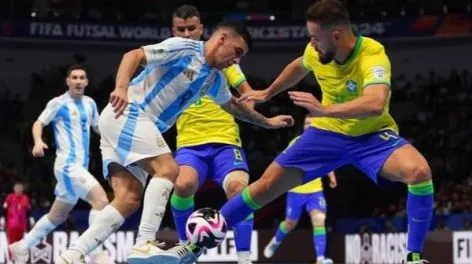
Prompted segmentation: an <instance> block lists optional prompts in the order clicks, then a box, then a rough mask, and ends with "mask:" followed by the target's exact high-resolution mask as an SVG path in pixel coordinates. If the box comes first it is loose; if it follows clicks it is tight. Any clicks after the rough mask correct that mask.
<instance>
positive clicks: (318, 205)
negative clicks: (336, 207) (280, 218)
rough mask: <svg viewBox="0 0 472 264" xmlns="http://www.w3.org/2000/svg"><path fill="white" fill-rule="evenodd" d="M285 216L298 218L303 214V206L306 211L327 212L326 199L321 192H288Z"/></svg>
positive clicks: (293, 218)
mask: <svg viewBox="0 0 472 264" xmlns="http://www.w3.org/2000/svg"><path fill="white" fill-rule="evenodd" d="M285 208H286V211H285V216H286V217H287V218H289V219H291V220H298V219H300V216H301V214H302V210H303V208H305V211H306V212H308V213H309V212H311V211H313V210H318V211H320V212H323V213H326V200H325V197H324V194H323V191H321V192H315V193H296V192H288V193H287V204H286V206H285Z"/></svg>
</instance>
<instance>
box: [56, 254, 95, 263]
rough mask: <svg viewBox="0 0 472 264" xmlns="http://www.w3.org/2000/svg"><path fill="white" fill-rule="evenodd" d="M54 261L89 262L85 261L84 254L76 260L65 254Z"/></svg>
mask: <svg viewBox="0 0 472 264" xmlns="http://www.w3.org/2000/svg"><path fill="white" fill-rule="evenodd" d="M54 263H55V264H86V263H87V262H85V258H84V256H80V258H79V259H76V260H74V259H71V258H69V257H67V256H65V255H64V254H63V255H61V256H59V259H57V260H56V261H55V262H54Z"/></svg>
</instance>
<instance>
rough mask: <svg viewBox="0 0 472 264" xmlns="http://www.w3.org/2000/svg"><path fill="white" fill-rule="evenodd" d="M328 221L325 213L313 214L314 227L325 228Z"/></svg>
mask: <svg viewBox="0 0 472 264" xmlns="http://www.w3.org/2000/svg"><path fill="white" fill-rule="evenodd" d="M325 221H326V214H325V213H323V212H316V211H315V212H312V213H311V223H312V225H313V226H315V227H316V226H324V225H325Z"/></svg>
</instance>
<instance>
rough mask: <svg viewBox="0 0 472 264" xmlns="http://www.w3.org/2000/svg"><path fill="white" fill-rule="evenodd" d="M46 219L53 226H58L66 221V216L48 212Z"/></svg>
mask: <svg viewBox="0 0 472 264" xmlns="http://www.w3.org/2000/svg"><path fill="white" fill-rule="evenodd" d="M48 219H49V221H51V223H52V224H54V225H60V224H62V223H64V222H65V221H66V220H67V214H61V213H54V212H49V214H48Z"/></svg>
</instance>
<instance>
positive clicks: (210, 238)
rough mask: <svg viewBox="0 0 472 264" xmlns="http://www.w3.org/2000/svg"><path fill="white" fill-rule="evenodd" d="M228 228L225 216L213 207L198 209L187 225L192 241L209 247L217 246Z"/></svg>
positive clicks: (186, 229)
mask: <svg viewBox="0 0 472 264" xmlns="http://www.w3.org/2000/svg"><path fill="white" fill-rule="evenodd" d="M227 230H228V226H227V225H226V221H225V219H224V218H223V216H222V215H221V214H220V213H219V212H218V211H217V210H215V209H212V208H202V209H198V210H196V211H195V212H193V213H192V214H191V215H190V217H189V218H188V220H187V225H186V226H185V232H186V234H187V238H188V240H189V241H190V243H192V244H194V245H196V246H198V247H203V248H207V249H210V248H214V247H217V246H218V245H219V244H220V243H221V242H222V241H223V240H224V239H225V236H226V231H227Z"/></svg>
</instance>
